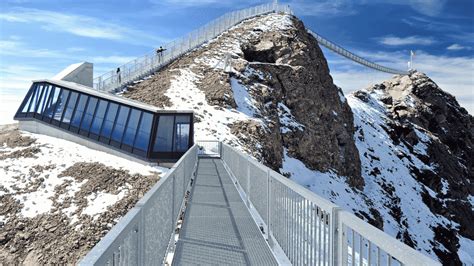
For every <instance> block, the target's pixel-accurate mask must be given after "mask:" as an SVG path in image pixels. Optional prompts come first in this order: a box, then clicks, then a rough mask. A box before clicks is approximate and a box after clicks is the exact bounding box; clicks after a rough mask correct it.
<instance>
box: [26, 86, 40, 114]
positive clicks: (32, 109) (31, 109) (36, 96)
mask: <svg viewBox="0 0 474 266" xmlns="http://www.w3.org/2000/svg"><path fill="white" fill-rule="evenodd" d="M42 89H43V86H36V89H35V92H34V93H33V98H32V101H31V104H30V107H29V109H28V112H30V113H34V112H35V110H36V106H38V99H39V94H40V93H41V90H42Z"/></svg>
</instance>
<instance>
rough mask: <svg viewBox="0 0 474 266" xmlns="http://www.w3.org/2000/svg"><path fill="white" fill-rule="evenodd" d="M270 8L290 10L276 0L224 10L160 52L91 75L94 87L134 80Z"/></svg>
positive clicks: (113, 86) (110, 86)
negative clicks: (237, 9) (218, 15)
mask: <svg viewBox="0 0 474 266" xmlns="http://www.w3.org/2000/svg"><path fill="white" fill-rule="evenodd" d="M272 12H284V13H288V14H292V11H291V9H290V8H289V6H288V5H280V4H278V3H276V2H273V3H270V4H263V5H259V6H254V7H250V8H246V9H242V10H239V11H234V12H229V13H226V14H224V15H222V16H220V17H219V18H217V19H215V20H213V21H211V22H209V23H207V24H206V25H204V26H202V27H200V28H198V29H196V30H194V31H192V32H190V33H188V34H186V35H185V36H184V37H181V38H179V39H177V40H174V41H172V42H170V43H167V44H165V45H163V49H164V50H163V51H162V52H157V51H156V50H153V51H150V52H148V53H146V54H145V55H143V56H141V57H139V58H137V59H135V60H132V61H130V62H128V63H125V64H123V65H121V66H119V67H118V68H117V70H119V71H117V70H115V69H114V70H111V71H109V72H106V73H104V74H102V75H100V76H98V77H96V78H94V85H93V86H94V89H96V90H99V91H108V92H110V91H113V90H115V89H118V88H121V87H122V86H125V85H128V84H130V83H132V82H133V81H136V80H138V79H141V78H143V77H145V76H147V75H150V74H152V73H153V72H155V71H157V70H158V69H160V68H162V67H163V66H165V65H167V64H169V63H170V62H172V61H173V60H175V59H177V58H178V57H180V56H182V55H183V54H185V53H187V52H189V51H191V50H192V49H194V48H196V47H199V46H200V45H202V44H203V43H205V42H207V41H209V40H211V39H213V38H215V37H217V36H218V35H220V34H221V33H223V32H224V31H226V30H228V29H230V28H231V27H233V26H235V25H237V24H238V23H240V22H241V21H243V20H246V19H249V18H252V17H255V16H259V15H264V14H267V13H272Z"/></svg>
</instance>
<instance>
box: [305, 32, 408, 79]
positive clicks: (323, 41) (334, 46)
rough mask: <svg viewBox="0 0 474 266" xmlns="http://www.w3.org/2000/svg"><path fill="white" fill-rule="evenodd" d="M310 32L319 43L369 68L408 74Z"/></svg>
mask: <svg viewBox="0 0 474 266" xmlns="http://www.w3.org/2000/svg"><path fill="white" fill-rule="evenodd" d="M308 32H309V33H310V34H311V35H313V36H314V38H315V39H316V40H317V41H318V43H319V44H321V45H322V46H324V47H326V48H328V49H329V50H331V51H334V52H335V53H337V54H340V55H342V56H344V57H346V58H348V59H350V60H352V61H354V62H356V63H358V64H361V65H364V66H366V67H368V68H372V69H375V70H378V71H381V72H385V73H390V74H399V75H406V74H408V72H407V71H403V70H398V69H393V68H389V67H384V66H382V65H379V64H376V63H373V62H370V61H369V60H366V59H364V58H362V57H360V56H358V55H356V54H354V53H352V52H349V51H348V50H346V49H344V48H342V47H341V46H339V45H337V44H335V43H333V42H331V41H329V40H328V39H326V38H324V37H322V36H321V35H319V34H317V33H315V32H313V31H311V30H308Z"/></svg>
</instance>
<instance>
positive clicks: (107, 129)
mask: <svg viewBox="0 0 474 266" xmlns="http://www.w3.org/2000/svg"><path fill="white" fill-rule="evenodd" d="M118 108H119V106H118V104H116V103H110V104H109V108H108V109H107V115H106V116H105V120H104V124H103V125H102V132H101V133H100V135H101V136H102V137H106V138H107V139H109V138H110V134H111V133H112V129H113V127H114V121H115V117H116V116H117V110H118Z"/></svg>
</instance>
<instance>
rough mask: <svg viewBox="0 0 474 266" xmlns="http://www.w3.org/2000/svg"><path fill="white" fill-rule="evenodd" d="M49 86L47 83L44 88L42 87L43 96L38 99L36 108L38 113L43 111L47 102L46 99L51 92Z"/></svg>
mask: <svg viewBox="0 0 474 266" xmlns="http://www.w3.org/2000/svg"><path fill="white" fill-rule="evenodd" d="M51 88H52V87H51V86H49V85H46V86H45V88H44V89H43V96H42V97H41V100H40V104H39V106H38V110H36V112H37V113H38V114H43V112H44V108H45V106H46V104H47V103H48V100H49V94H50V92H51Z"/></svg>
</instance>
